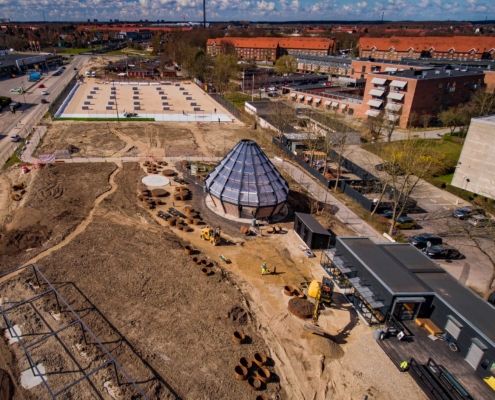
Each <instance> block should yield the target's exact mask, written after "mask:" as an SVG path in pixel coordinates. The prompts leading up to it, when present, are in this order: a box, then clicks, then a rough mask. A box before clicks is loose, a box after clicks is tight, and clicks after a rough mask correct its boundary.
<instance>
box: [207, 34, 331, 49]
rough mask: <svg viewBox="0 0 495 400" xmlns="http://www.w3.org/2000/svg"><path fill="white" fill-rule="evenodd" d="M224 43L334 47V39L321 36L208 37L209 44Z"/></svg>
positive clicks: (251, 45)
mask: <svg viewBox="0 0 495 400" xmlns="http://www.w3.org/2000/svg"><path fill="white" fill-rule="evenodd" d="M222 43H232V44H233V45H234V47H241V48H246V47H251V48H258V49H276V48H277V46H280V47H283V48H284V49H306V50H307V49H311V50H328V49H329V48H330V47H333V39H329V38H319V37H301V36H294V37H228V36H227V37H223V38H214V39H208V41H207V43H206V45H207V46H212V45H214V44H215V45H216V46H220V45H221V44H222Z"/></svg>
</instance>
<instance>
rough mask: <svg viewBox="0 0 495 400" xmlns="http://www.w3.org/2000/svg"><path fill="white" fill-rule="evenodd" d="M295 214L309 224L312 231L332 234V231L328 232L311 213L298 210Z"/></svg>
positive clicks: (326, 234) (320, 233)
mask: <svg viewBox="0 0 495 400" xmlns="http://www.w3.org/2000/svg"><path fill="white" fill-rule="evenodd" d="M295 216H296V218H298V219H299V220H300V221H301V222H302V223H303V224H304V225H305V226H307V227H308V229H309V230H310V231H311V232H313V233H316V234H318V235H325V236H330V232H328V231H327V230H326V229H325V228H324V227H323V226H322V225H321V224H320V223H319V222H318V221H317V220H316V219H315V217H313V216H312V215H311V214H306V213H300V212H296V213H295Z"/></svg>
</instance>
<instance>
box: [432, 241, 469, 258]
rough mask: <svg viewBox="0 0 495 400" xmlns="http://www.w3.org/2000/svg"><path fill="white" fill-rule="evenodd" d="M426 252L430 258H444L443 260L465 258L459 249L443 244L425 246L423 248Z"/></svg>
mask: <svg viewBox="0 0 495 400" xmlns="http://www.w3.org/2000/svg"><path fill="white" fill-rule="evenodd" d="M423 253H425V254H426V255H427V256H428V257H430V258H436V259H442V260H460V259H462V258H464V255H462V254H461V253H460V252H459V250H457V249H454V248H453V247H449V246H445V245H443V244H440V245H437V246H430V247H425V248H424V249H423Z"/></svg>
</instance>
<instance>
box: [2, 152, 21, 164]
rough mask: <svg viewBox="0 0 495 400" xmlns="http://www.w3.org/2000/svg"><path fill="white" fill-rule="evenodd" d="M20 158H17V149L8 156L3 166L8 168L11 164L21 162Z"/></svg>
mask: <svg viewBox="0 0 495 400" xmlns="http://www.w3.org/2000/svg"><path fill="white" fill-rule="evenodd" d="M21 162H22V160H21V159H20V158H19V156H18V155H17V150H16V151H15V153H14V154H12V155H11V156H10V158H9V159H8V160H7V161H6V162H5V165H4V166H3V167H4V168H10V167H12V166H13V165H16V164H19V163H21Z"/></svg>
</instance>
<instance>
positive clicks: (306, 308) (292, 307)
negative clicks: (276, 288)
mask: <svg viewBox="0 0 495 400" xmlns="http://www.w3.org/2000/svg"><path fill="white" fill-rule="evenodd" d="M313 309H314V305H313V303H311V302H310V301H308V300H306V299H300V298H298V297H294V298H292V299H290V300H289V311H290V312H291V313H292V314H294V315H295V316H296V317H299V318H309V317H311V316H312V315H313Z"/></svg>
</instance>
